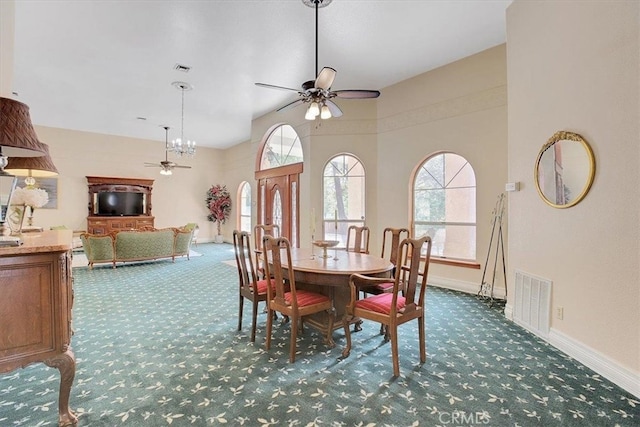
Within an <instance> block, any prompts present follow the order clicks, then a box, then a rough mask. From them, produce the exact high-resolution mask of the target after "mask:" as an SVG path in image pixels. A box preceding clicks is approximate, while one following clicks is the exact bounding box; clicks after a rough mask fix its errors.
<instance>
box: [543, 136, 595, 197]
mask: <svg viewBox="0 0 640 427" xmlns="http://www.w3.org/2000/svg"><path fill="white" fill-rule="evenodd" d="M560 141H574V142H578V143H579V144H580V145H581V147H582V148H583V149H584V151H585V152H586V156H587V159H585V160H588V162H589V165H588V167H589V171H588V176H587V177H586V183H585V184H584V186H583V187H582V189H581V191H580V193H579V194H578V195H577V196H576V197H575V198H571V199H570V200H569V201H568V202H567V203H558V202H557V198H556V201H553V200H550V199H549V198H548V197H547V195H545V192H544V191H543V189H542V187H541V183H540V181H541V177H540V174H541V168H540V164H541V162H542V158H543V155H545V153H548V152H549V151H548V150H549V149H551V148H553V147H555V145H556V144H558V143H559V142H560ZM558 147H560V146H558ZM554 153H555V152H554ZM552 160H553V161H554V166H557V164H556V163H555V154H554V158H553V159H552ZM553 173H554V175H555V181H556V182H555V186H556V188H557V187H558V185H561V186H562V189H563V191H564V190H565V188H566V186H565V185H564V183H563V182H562V181H560V183H558V181H557V180H558V175H560V177H559V179H560V180H562V173H558V172H557V171H554V172H553ZM595 173H596V161H595V157H594V155H593V151H592V150H591V147H590V146H589V144H588V143H587V141H585V140H584V138H582V136H580V135H578V134H577V133H573V132H566V131H558V132H556V133H555V134H554V135H553V136H552V137H551V138H549V140H548V141H547V143H546V144H544V145H543V146H542V148H541V149H540V153H538V158H537V159H536V165H535V170H534V174H533V180H534V182H535V183H536V190H538V194H539V195H540V197H541V198H542V200H544V202H545V203H546V204H548V205H549V206H552V207H554V208H558V209H565V208H570V207H571V206H575V205H577V204H578V203H579V202H580V201H581V200H582V199H584V198H585V196H586V195H587V193H588V192H589V189H590V188H591V184H592V183H593V179H594V177H595Z"/></svg>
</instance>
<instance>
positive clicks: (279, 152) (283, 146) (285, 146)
mask: <svg viewBox="0 0 640 427" xmlns="http://www.w3.org/2000/svg"><path fill="white" fill-rule="evenodd" d="M303 160H304V157H303V154H302V145H301V144H300V138H299V137H298V133H297V132H296V131H295V129H294V128H293V127H291V125H280V126H278V127H276V128H275V129H274V130H273V131H272V132H271V133H270V134H269V136H268V137H267V140H266V142H265V144H264V147H263V149H262V157H261V159H260V170H265V169H273V168H277V167H280V166H284V165H290V164H292V163H302V161H303Z"/></svg>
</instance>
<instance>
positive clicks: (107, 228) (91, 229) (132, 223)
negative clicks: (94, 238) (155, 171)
mask: <svg viewBox="0 0 640 427" xmlns="http://www.w3.org/2000/svg"><path fill="white" fill-rule="evenodd" d="M87 185H88V190H89V204H88V209H89V214H88V216H87V232H88V233H91V234H108V233H111V232H112V231H121V230H134V229H139V228H143V227H154V217H153V216H152V215H151V207H152V206H151V193H152V191H153V180H152V179H139V178H113V177H104V176H87ZM103 192H134V193H142V194H144V197H145V203H144V211H143V212H142V214H141V215H138V216H105V215H98V214H97V213H98V212H97V200H98V194H99V193H103Z"/></svg>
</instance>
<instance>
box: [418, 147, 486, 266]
mask: <svg viewBox="0 0 640 427" xmlns="http://www.w3.org/2000/svg"><path fill="white" fill-rule="evenodd" d="M412 213H413V221H412V224H413V230H412V233H413V236H416V237H420V236H424V235H425V234H428V235H429V236H431V239H432V241H433V246H432V249H431V255H432V256H436V257H442V258H453V259H460V260H475V259H476V176H475V173H474V171H473V168H472V167H471V165H470V164H469V162H468V161H467V160H466V159H465V158H464V157H462V156H459V155H457V154H454V153H449V152H442V153H437V154H434V155H432V156H429V157H428V158H427V159H426V160H425V161H424V162H423V163H422V164H421V165H420V167H419V168H418V169H417V170H416V173H415V176H414V181H413V212H412Z"/></svg>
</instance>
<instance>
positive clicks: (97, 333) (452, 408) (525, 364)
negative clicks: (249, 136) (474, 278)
mask: <svg viewBox="0 0 640 427" xmlns="http://www.w3.org/2000/svg"><path fill="white" fill-rule="evenodd" d="M197 250H198V251H199V252H201V253H202V256H201V257H196V258H192V259H191V260H186V259H185V258H181V259H178V260H176V262H175V263H172V262H171V260H161V261H156V262H148V263H140V264H134V265H126V266H122V267H118V268H117V269H116V270H113V269H111V268H110V267H109V266H106V265H105V266H97V267H95V268H94V269H93V270H92V271H91V270H89V269H87V268H74V279H75V296H76V297H75V307H74V329H75V336H74V338H73V342H72V344H73V349H74V352H75V354H76V357H77V372H76V377H75V381H74V386H73V388H72V392H71V407H72V408H73V409H74V410H75V411H76V413H77V414H78V415H79V418H80V421H79V425H81V426H120V425H127V426H168V425H171V426H211V425H219V424H226V425H233V426H239V425H243V426H265V427H266V426H276V425H277V426H281V425H282V426H418V425H422V426H475V425H484V426H539V425H543V426H574V425H575V426H637V425H638V424H639V422H640V421H639V419H640V401H639V399H637V398H634V397H633V396H632V395H630V394H629V393H626V392H625V391H623V390H622V389H620V388H618V387H617V386H615V385H613V384H612V383H610V382H609V381H607V380H605V379H603V378H602V377H600V376H599V375H597V374H595V373H594V372H593V371H591V370H589V369H588V368H586V367H584V366H583V365H581V364H579V363H577V362H576V361H574V360H573V359H571V358H569V357H567V356H566V355H564V354H563V353H561V352H560V351H558V350H556V349H554V348H553V347H550V346H549V345H547V344H546V343H544V342H543V341H540V340H539V339H537V338H536V337H535V336H533V335H531V334H529V333H528V332H526V331H524V330H523V329H522V328H520V327H518V326H517V325H515V324H513V323H511V322H509V321H507V320H505V319H504V316H503V314H502V313H501V308H500V307H494V308H489V307H488V305H487V304H486V303H485V302H483V301H480V300H478V299H476V298H475V297H474V296H471V295H466V294H462V293H458V292H453V291H448V290H443V289H439V288H436V287H431V288H429V289H428V290H427V295H428V297H427V299H428V317H427V352H428V358H427V363H426V364H424V365H423V366H420V365H419V363H418V361H419V355H418V346H417V342H416V341H417V330H416V328H415V326H414V325H413V324H411V325H405V326H404V327H401V331H402V336H401V338H400V370H401V376H400V377H399V378H397V379H394V378H393V377H392V375H391V374H392V368H391V357H390V349H389V345H388V344H387V343H384V342H383V340H382V339H381V337H380V335H378V330H379V326H378V325H376V324H372V323H365V324H364V325H363V330H362V331H361V332H358V333H355V334H353V335H352V336H353V339H354V347H353V350H352V352H351V356H350V357H349V358H347V359H345V360H339V359H338V357H339V356H340V352H341V350H342V345H343V341H344V336H343V333H342V331H340V330H338V331H336V332H335V334H334V338H335V339H336V342H337V346H336V348H333V349H327V348H326V347H325V346H324V344H323V343H322V339H321V337H320V336H319V334H317V333H315V331H313V330H312V329H309V328H307V329H306V330H305V333H304V335H303V336H302V337H301V338H300V340H299V342H298V347H299V351H300V352H299V354H298V356H297V360H296V363H295V364H293V365H292V364H289V363H288V338H289V330H288V326H287V325H278V327H276V328H274V341H273V342H272V348H271V351H269V352H266V351H265V349H264V326H265V314H261V315H260V316H259V319H258V323H259V328H258V333H257V339H256V343H255V344H253V345H252V344H251V343H250V342H249V338H248V333H249V325H250V322H251V319H250V312H249V309H247V308H246V305H245V316H244V328H243V331H242V332H237V331H236V326H237V310H238V308H237V307H238V300H237V289H236V286H237V272H236V270H235V267H233V266H230V265H229V264H227V263H224V262H222V261H225V260H230V259H233V249H232V247H231V246H230V245H227V244H224V245H216V244H201V245H198V248H197ZM58 385H59V375H58V372H57V371H56V370H54V369H51V368H48V367H46V366H45V365H43V364H35V365H30V366H28V367H26V368H25V369H20V370H17V371H14V372H11V373H8V374H3V375H2V376H0V426H45V425H49V426H54V425H56V424H57V390H58Z"/></svg>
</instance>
